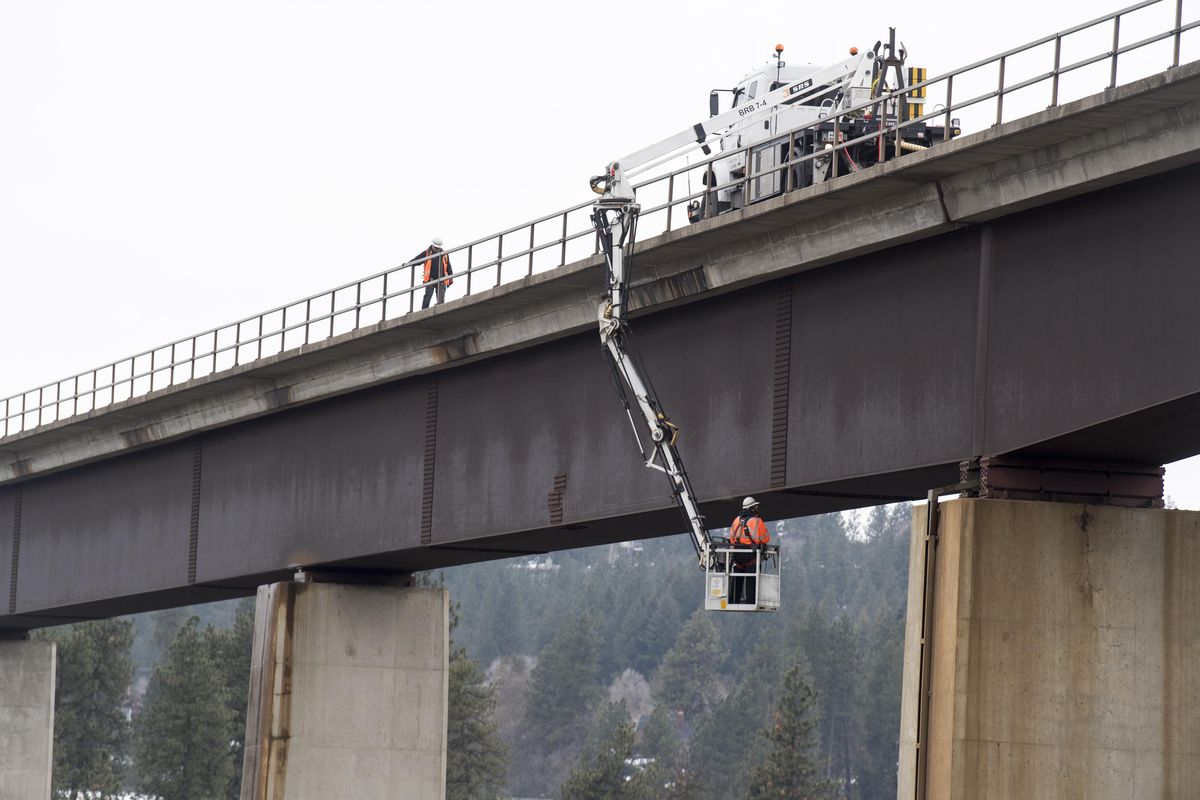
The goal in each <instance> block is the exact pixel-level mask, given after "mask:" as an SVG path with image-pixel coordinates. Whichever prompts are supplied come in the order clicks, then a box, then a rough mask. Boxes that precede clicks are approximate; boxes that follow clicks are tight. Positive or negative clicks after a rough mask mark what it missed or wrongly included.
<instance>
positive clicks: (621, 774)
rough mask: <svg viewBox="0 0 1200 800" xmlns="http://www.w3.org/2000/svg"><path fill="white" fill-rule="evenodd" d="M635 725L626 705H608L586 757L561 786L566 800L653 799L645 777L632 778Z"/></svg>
mask: <svg viewBox="0 0 1200 800" xmlns="http://www.w3.org/2000/svg"><path fill="white" fill-rule="evenodd" d="M632 753H633V722H632V721H631V720H630V719H629V709H628V708H626V707H625V703H624V701H622V702H620V703H611V702H609V703H605V704H604V706H603V707H602V708H601V710H600V712H599V714H597V717H596V723H595V725H594V727H593V729H592V733H591V735H590V736H589V737H588V742H587V745H586V746H585V747H584V752H583V756H582V757H581V758H580V760H579V762H578V763H577V764H576V765H575V768H574V769H572V770H571V774H570V775H569V776H568V777H567V780H566V782H565V783H563V786H562V797H563V800H641V799H642V798H647V799H648V798H650V797H651V796H653V795H651V794H650V793H649V789H650V787H649V786H648V785H647V782H646V779H645V777H644V776H643V775H641V774H638V775H629V774H627V773H628V772H629V767H628V765H627V764H626V761H628V760H629V758H630V756H631V755H632Z"/></svg>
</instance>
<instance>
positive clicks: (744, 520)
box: [729, 497, 771, 604]
mask: <svg viewBox="0 0 1200 800" xmlns="http://www.w3.org/2000/svg"><path fill="white" fill-rule="evenodd" d="M729 543H730V544H731V545H733V546H734V547H746V548H755V549H757V548H759V547H764V546H766V545H768V544H770V543H771V534H770V532H769V531H768V530H767V523H765V522H763V519H762V517H760V516H759V515H758V501H757V500H755V499H754V498H753V497H747V498H746V499H745V500H743V501H742V513H740V514H738V515H737V516H736V517H734V518H733V524H731V525H730V526H729ZM733 558H734V561H733V572H735V573H737V572H754V569H755V565H756V563H755V562H756V558H755V553H754V551H753V550H749V551H747V552H743V553H737V554H734V557H733ZM729 582H730V584H731V586H730V588H729V594H730V597H731V602H734V603H739V604H740V603H753V602H754V601H755V599H756V597H757V589H758V587H757V586H756V585H755V580H754V578H752V577H741V576H739V577H731V578H730V581H729Z"/></svg>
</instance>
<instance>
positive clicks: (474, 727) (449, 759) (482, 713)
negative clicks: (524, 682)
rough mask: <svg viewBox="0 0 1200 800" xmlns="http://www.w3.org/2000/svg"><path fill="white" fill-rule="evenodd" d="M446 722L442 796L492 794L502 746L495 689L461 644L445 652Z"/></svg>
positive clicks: (464, 798) (502, 772)
mask: <svg viewBox="0 0 1200 800" xmlns="http://www.w3.org/2000/svg"><path fill="white" fill-rule="evenodd" d="M449 694H450V708H449V715H448V717H449V718H448V722H447V726H446V798H447V800H494V798H497V797H499V796H500V794H501V792H502V791H503V789H504V783H505V778H506V777H507V774H508V761H507V752H506V748H505V747H504V744H503V742H501V741H500V737H499V733H498V728H497V725H496V720H495V716H494V715H495V712H496V692H495V690H494V689H493V688H492V687H490V686H487V685H485V684H484V680H483V671H482V670H481V669H480V668H479V664H477V663H476V662H475V661H473V660H471V659H470V658H469V657H468V656H467V651H466V650H465V649H464V648H461V647H459V648H455V649H454V650H453V652H451V654H450V688H449Z"/></svg>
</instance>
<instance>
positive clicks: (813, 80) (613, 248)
mask: <svg viewBox="0 0 1200 800" xmlns="http://www.w3.org/2000/svg"><path fill="white" fill-rule="evenodd" d="M865 57H866V56H865V54H864V55H860V56H855V57H852V58H850V59H847V60H846V61H843V62H842V63H840V64H835V65H834V66H832V67H828V68H827V69H824V70H822V71H820V72H817V73H815V74H813V75H810V76H808V77H806V78H804V79H803V80H799V81H795V82H793V83H790V84H788V85H786V86H782V87H780V88H778V89H776V90H774V91H772V92H768V93H767V94H765V95H762V96H761V97H757V98H753V99H750V100H748V101H747V102H746V103H744V104H743V105H740V106H738V107H736V108H733V109H731V110H729V111H727V112H725V113H724V114H718V115H717V116H715V117H712V118H710V119H708V120H706V121H705V122H702V123H697V124H696V125H693V126H692V127H691V128H689V129H688V130H685V131H681V132H679V133H677V134H675V135H674V136H670V137H668V138H666V139H663V140H662V141H661V142H658V143H657V144H653V145H650V146H649V147H645V148H643V149H641V150H638V151H637V152H636V153H632V154H630V155H628V156H626V157H625V158H623V159H621V160H620V161H614V162H612V163H611V164H609V165H608V168H607V169H606V171H605V174H604V175H601V176H598V177H594V178H592V180H591V186H592V190H593V191H595V192H596V193H597V194H601V195H603V197H601V198H600V199H599V200H597V201H596V203H595V205H593V206H592V224H593V225H594V226H595V228H596V233H597V234H598V235H599V237H600V246H601V249H602V250H603V252H604V257H605V261H606V262H607V263H606V266H607V278H606V285H605V298H604V300H603V301H602V302H601V303H600V315H599V322H600V342H601V344H602V345H603V347H604V352H605V354H606V355H607V357H608V359H609V362H610V363H611V365H612V368H613V372H614V376H615V378H616V380H617V389H618V391H619V392H620V394H621V398H622V401H623V402H624V404H625V413H626V415H627V416H628V417H629V423H630V425H631V426H633V433H634V436H635V437H637V440H638V444H639V445H641V447H642V457H643V458H645V460H646V466H647V467H650V468H652V469H658V470H661V471H662V472H664V473H666V475H667V477H668V478H669V479H670V482H671V492H672V494H673V495H674V497H675V501H676V503H678V505H679V508H680V510H682V511H683V514H684V516H685V517H687V520H688V526H689V528H690V532H691V536H692V543H693V544H694V545H695V547H696V555H697V557H698V558H699V560H700V568H701V569H706V568H708V567H709V566H711V565H712V562H713V555H712V541H711V537H710V536H709V533H708V529H707V528H706V527H705V525H704V518H703V517H701V516H700V506H699V504H698V502H697V500H696V494H695V492H694V491H693V490H692V484H691V481H690V480H689V478H688V475H687V471H686V470H684V468H683V460H682V459H681V458H680V456H679V451H678V450H677V449H676V446H675V445H676V442H677V441H678V439H679V428H677V427H676V426H675V424H674V423H672V422H671V420H670V419H669V418H668V417H667V414H666V412H665V411H664V410H663V407H662V404H661V403H660V402H659V401H658V397H657V396H656V395H655V393H654V391H653V388H652V387H651V386H650V383H649V379H648V378H647V377H644V375H643V373H644V370H643V369H641V368H640V366H639V364H638V362H637V357H636V355H635V354H634V352H633V349H632V342H631V341H630V338H629V326H628V322H627V321H626V312H627V310H628V309H627V306H626V303H627V299H628V293H629V266H630V262H631V260H632V255H633V243H634V239H635V238H636V231H637V216H638V212H639V211H640V210H641V209H640V207H639V206H638V204H637V203H636V202H635V199H634V191H633V186H632V184H630V183H629V182H628V178H627V177H626V175H627V173H628V172H629V171H630V170H634V171H636V170H638V169H639V168H648V166H650V165H652V164H651V162H654V161H655V160H656V159H661V158H664V157H667V156H670V155H672V154H675V153H676V151H678V150H680V149H681V148H684V147H687V146H689V145H690V146H693V147H694V146H697V145H698V146H701V147H704V149H705V152H706V153H707V152H708V147H707V145H706V144H705V142H706V141H707V140H708V139H709V137H710V136H712V135H714V134H715V133H717V132H719V131H721V130H723V129H724V128H726V127H728V126H729V125H732V124H733V123H735V122H741V121H749V120H752V119H756V118H759V117H769V116H771V115H773V114H776V113H778V109H777V107H778V106H779V105H781V104H786V103H796V102H801V101H803V100H805V99H808V98H810V97H812V96H814V95H816V94H820V93H824V92H828V91H830V90H832V89H840V88H844V87H845V86H846V85H847V84H848V83H850V81H851V79H852V78H853V77H854V75H855V74H857V72H858V70H859V68H860V66H861V65H862V62H863V59H864V58H865ZM627 389H628V391H627ZM629 392H632V394H633V404H635V405H636V406H637V410H638V412H639V413H640V414H641V417H642V421H643V423H644V425H645V428H646V432H647V433H648V434H649V436H650V448H647V447H646V445H644V444H642V437H641V435H640V434H639V433H638V425H637V423H636V422H635V421H634V416H633V409H632V407H631V404H630V398H629ZM656 462H661V463H656Z"/></svg>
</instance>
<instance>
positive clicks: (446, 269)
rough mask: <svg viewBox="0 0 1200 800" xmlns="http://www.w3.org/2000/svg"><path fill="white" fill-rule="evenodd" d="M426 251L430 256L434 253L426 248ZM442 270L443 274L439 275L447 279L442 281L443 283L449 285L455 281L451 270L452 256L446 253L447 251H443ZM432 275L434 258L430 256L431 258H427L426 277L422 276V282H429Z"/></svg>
mask: <svg viewBox="0 0 1200 800" xmlns="http://www.w3.org/2000/svg"><path fill="white" fill-rule="evenodd" d="M425 252H426V253H428V254H429V255H430V256H432V255H433V254H432V253H429V251H428V250H426V251H425ZM440 272H441V274H440V275H438V277H439V278H442V277H444V278H445V280H444V281H442V283H444V284H446V285H447V286H449V285H450V284H452V283H454V279H453V278H451V277H450V272H451V270H450V256H448V255H446V254H445V253H442V269H441V270H440ZM432 275H433V258H432V257H430V258H427V259H425V277H423V278H421V282H422V283H429V278H430V277H431V276H432Z"/></svg>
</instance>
